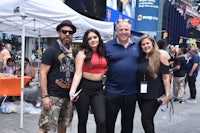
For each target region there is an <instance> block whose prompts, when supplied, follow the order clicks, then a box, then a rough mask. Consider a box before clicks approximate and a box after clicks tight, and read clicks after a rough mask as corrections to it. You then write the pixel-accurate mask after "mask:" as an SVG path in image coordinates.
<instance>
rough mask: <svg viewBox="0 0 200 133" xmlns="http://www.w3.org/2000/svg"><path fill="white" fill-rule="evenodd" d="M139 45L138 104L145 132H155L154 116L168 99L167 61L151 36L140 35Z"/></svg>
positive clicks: (168, 74)
mask: <svg viewBox="0 0 200 133" xmlns="http://www.w3.org/2000/svg"><path fill="white" fill-rule="evenodd" d="M139 46H140V51H141V57H140V60H139V66H138V83H139V86H140V91H139V94H138V96H139V98H138V105H139V108H140V111H141V121H142V126H143V128H144V131H145V133H155V128H154V116H155V114H156V112H157V110H158V108H159V106H160V105H161V104H167V103H168V102H169V99H170V72H169V62H168V60H167V58H166V57H165V56H164V55H163V54H161V53H160V51H159V48H158V46H157V43H156V41H155V40H154V38H153V37H151V36H149V35H143V36H141V37H140V39H139ZM163 96H164V97H163Z"/></svg>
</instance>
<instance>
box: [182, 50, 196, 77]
mask: <svg viewBox="0 0 200 133" xmlns="http://www.w3.org/2000/svg"><path fill="white" fill-rule="evenodd" d="M195 63H197V64H198V65H199V54H195V55H193V56H192V57H191V59H190V60H189V62H188V63H187V64H186V70H185V72H186V73H187V74H189V73H190V71H191V69H192V66H193V65H194V64H195ZM197 75H198V67H197V68H196V70H195V71H194V73H193V75H192V76H193V77H197Z"/></svg>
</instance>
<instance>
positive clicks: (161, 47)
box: [157, 40, 170, 60]
mask: <svg viewBox="0 0 200 133" xmlns="http://www.w3.org/2000/svg"><path fill="white" fill-rule="evenodd" d="M157 45H158V47H159V51H160V53H161V54H163V55H165V56H166V58H167V59H168V60H169V59H170V55H169V53H168V52H167V50H165V49H166V45H167V44H166V42H165V41H164V40H158V41H157Z"/></svg>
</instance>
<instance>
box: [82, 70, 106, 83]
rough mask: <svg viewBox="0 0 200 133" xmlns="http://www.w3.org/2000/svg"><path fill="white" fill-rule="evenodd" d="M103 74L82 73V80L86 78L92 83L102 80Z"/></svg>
mask: <svg viewBox="0 0 200 133" xmlns="http://www.w3.org/2000/svg"><path fill="white" fill-rule="evenodd" d="M103 76H104V73H87V72H83V78H86V79H88V80H92V81H100V80H102V79H103Z"/></svg>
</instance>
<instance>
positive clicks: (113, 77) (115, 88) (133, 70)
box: [105, 39, 139, 95]
mask: <svg viewBox="0 0 200 133" xmlns="http://www.w3.org/2000/svg"><path fill="white" fill-rule="evenodd" d="M105 53H106V58H107V61H108V71H107V80H106V88H105V91H107V92H110V93H114V94H119V95H132V94H136V93H137V92H138V88H137V85H136V81H137V68H138V61H139V47H138V43H134V42H131V43H130V44H129V46H128V47H127V48H124V47H123V46H122V45H121V44H117V40H116V39H114V40H111V41H108V42H107V43H106V44H105Z"/></svg>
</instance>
